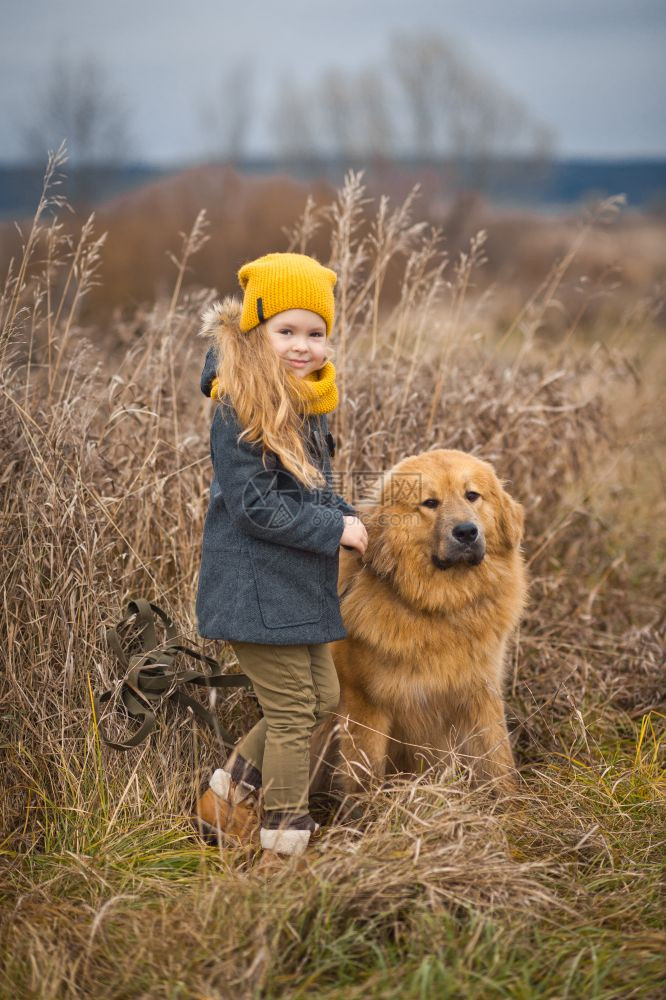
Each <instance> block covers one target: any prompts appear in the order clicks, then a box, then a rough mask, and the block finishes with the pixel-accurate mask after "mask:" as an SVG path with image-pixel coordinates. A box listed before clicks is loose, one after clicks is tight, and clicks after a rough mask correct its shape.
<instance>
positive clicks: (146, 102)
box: [0, 0, 666, 162]
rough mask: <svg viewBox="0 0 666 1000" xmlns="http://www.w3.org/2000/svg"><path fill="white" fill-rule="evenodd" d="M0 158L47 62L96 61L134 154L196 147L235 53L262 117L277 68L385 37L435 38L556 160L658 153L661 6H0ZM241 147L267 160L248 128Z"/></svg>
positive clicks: (308, 64) (298, 75)
mask: <svg viewBox="0 0 666 1000" xmlns="http://www.w3.org/2000/svg"><path fill="white" fill-rule="evenodd" d="M0 11H1V14H2V18H1V22H0V160H8V159H16V158H19V157H20V156H21V139H20V127H19V121H20V118H21V116H24V117H29V115H30V109H31V106H32V105H31V95H32V94H33V92H34V88H35V86H36V85H37V84H38V83H39V81H40V80H41V79H43V77H44V74H45V72H46V70H47V68H48V66H49V64H50V61H51V60H52V58H53V56H54V53H56V52H60V53H61V54H64V55H65V56H67V57H69V58H71V59H76V58H79V57H80V56H83V55H92V56H94V58H95V59H97V60H99V62H100V64H101V65H103V66H104V67H105V68H106V69H107V70H108V75H109V77H110V79H112V80H113V82H114V85H115V87H116V89H117V91H118V92H119V93H121V94H122V96H123V98H124V100H125V102H126V103H127V105H128V107H129V111H130V121H131V126H132V134H133V145H132V153H133V157H132V158H133V159H137V160H146V161H158V162H174V161H175V162H178V161H181V162H183V161H185V162H186V161H191V160H194V159H196V158H197V157H198V156H199V155H201V154H202V153H203V152H204V150H205V136H204V133H203V127H202V123H201V115H200V109H201V106H202V104H203V102H204V101H205V99H207V98H209V97H210V96H211V95H212V94H214V92H215V88H216V85H219V79H220V70H221V67H222V66H223V65H224V64H225V61H227V60H228V59H231V58H238V57H241V58H243V59H245V60H246V61H247V64H248V65H251V66H252V68H253V70H254V71H255V73H256V76H257V88H258V89H257V97H258V103H259V104H261V105H262V107H264V108H267V107H268V106H269V104H270V99H271V93H272V91H273V90H274V88H275V86H276V81H277V80H278V79H279V77H280V74H289V76H290V78H291V79H292V81H293V82H295V83H297V84H299V83H302V84H303V85H306V84H307V83H309V82H310V83H311V82H312V81H314V79H315V78H316V77H317V75H318V73H319V72H320V71H321V70H322V69H324V68H328V67H332V66H339V67H341V68H353V69H360V68H362V67H363V66H365V65H368V64H380V63H381V61H382V60H385V59H386V56H387V48H388V44H387V43H388V39H389V37H390V35H391V34H392V33H393V32H394V31H396V30H409V31H410V32H417V31H422V32H427V33H432V32H442V33H445V34H446V35H447V36H449V37H450V38H452V39H454V40H455V41H456V42H457V43H458V44H459V45H460V49H461V52H464V53H466V54H467V56H468V57H469V59H470V61H471V62H472V63H473V64H475V65H478V66H479V67H482V68H483V70H484V71H485V73H486V74H488V75H490V76H492V77H493V78H494V79H495V80H497V82H498V84H499V85H501V87H503V88H504V89H505V90H507V91H509V92H510V93H512V94H514V95H515V96H516V97H518V98H519V99H521V100H522V101H523V102H525V103H526V104H527V106H528V107H529V109H530V111H531V113H532V115H533V116H534V118H535V119H537V120H538V121H540V122H542V123H543V124H544V125H546V126H548V127H549V128H550V129H552V130H553V133H554V137H555V141H556V150H557V152H558V153H559V154H560V155H568V156H571V155H574V156H608V157H621V156H636V155H647V156H664V155H666V113H665V108H664V105H665V101H664V93H665V92H666V86H665V85H666V75H665V72H664V63H665V59H664V54H665V53H666V2H665V0H465V2H464V3H461V2H460V0H455V2H454V0H335V2H329V3H322V2H318V0H281V2H279V3H277V2H275V0H240V2H239V0H236V2H233V3H231V2H229V0H187V2H182V0H180V2H178V0H104V2H101V0H0ZM249 147H250V151H251V152H257V153H260V152H264V151H269V148H270V142H269V141H268V139H267V131H266V128H265V124H264V125H262V123H261V120H260V119H257V122H256V124H255V126H254V127H253V130H252V132H251V136H250V143H249Z"/></svg>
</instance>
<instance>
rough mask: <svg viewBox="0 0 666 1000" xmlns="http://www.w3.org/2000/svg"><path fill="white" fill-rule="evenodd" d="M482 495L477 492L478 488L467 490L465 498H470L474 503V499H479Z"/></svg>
mask: <svg viewBox="0 0 666 1000" xmlns="http://www.w3.org/2000/svg"><path fill="white" fill-rule="evenodd" d="M480 496H481V494H480V493H477V492H476V490H467V493H465V499H466V500H469V501H470V503H474V501H475V500H478V499H479V497H480Z"/></svg>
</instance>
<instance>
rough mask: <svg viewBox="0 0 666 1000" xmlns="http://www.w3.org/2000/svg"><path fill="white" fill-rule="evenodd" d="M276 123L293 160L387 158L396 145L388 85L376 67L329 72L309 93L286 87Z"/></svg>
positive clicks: (279, 95) (283, 148)
mask: <svg viewBox="0 0 666 1000" xmlns="http://www.w3.org/2000/svg"><path fill="white" fill-rule="evenodd" d="M272 122H273V130H274V134H275V139H276V144H277V146H278V148H279V150H280V152H281V153H282V154H283V155H289V156H307V157H308V158H310V159H312V158H315V159H316V158H321V157H323V156H342V157H363V156H388V155H390V153H391V150H392V146H393V143H394V141H395V137H394V127H393V122H392V119H391V110H390V97H389V94H388V88H387V85H386V80H385V78H384V76H383V74H382V73H381V71H379V70H377V69H375V68H374V67H365V68H363V69H361V70H360V71H358V72H356V73H349V72H343V71H342V70H340V69H338V68H331V69H328V70H326V71H324V72H323V73H322V74H321V75H320V77H319V78H318V79H317V80H316V81H315V83H314V84H313V85H312V86H310V87H309V88H307V89H305V88H303V87H301V88H299V89H298V90H296V89H295V87H294V86H293V84H291V83H290V82H287V83H286V84H285V85H284V86H282V87H280V88H278V90H277V93H276V106H275V113H274V114H273V116H272Z"/></svg>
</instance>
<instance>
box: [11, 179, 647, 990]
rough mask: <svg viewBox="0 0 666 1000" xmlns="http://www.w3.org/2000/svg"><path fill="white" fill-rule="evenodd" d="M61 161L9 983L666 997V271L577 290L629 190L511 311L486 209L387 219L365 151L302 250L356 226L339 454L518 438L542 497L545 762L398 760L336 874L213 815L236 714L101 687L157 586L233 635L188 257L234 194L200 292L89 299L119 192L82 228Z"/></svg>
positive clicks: (18, 478) (211, 647)
mask: <svg viewBox="0 0 666 1000" xmlns="http://www.w3.org/2000/svg"><path fill="white" fill-rule="evenodd" d="M57 166H58V164H57V162H53V161H52V162H51V164H50V166H49V171H47V178H46V188H45V196H44V199H43V202H42V204H41V205H40V208H39V210H38V212H37V215H36V218H35V222H34V225H33V228H32V230H31V232H30V233H28V232H26V233H25V234H24V244H25V246H24V252H23V256H22V257H21V258H20V259H17V260H16V261H15V262H14V264H13V267H12V270H11V272H10V275H9V278H8V280H7V283H6V286H5V291H4V295H3V298H2V302H1V309H2V315H1V329H2V341H1V343H0V352H1V361H2V365H1V375H0V379H1V381H0V420H1V426H2V428H3V432H2V437H1V448H2V463H1V464H0V481H1V482H2V494H1V496H2V548H1V553H2V555H1V558H2V586H3V601H4V604H5V608H6V614H5V617H4V621H3V635H2V675H1V677H0V683H1V689H0V698H1V700H0V720H1V724H2V729H1V738H0V740H1V742H0V745H1V747H2V756H3V765H2V769H1V771H0V775H1V778H0V780H1V781H2V784H3V789H2V799H1V804H0V810H1V816H2V830H3V834H2V841H1V849H0V899H1V920H2V926H1V930H0V940H1V941H2V972H1V978H0V995H1V996H2V997H3V998H4V997H6V998H15V997H30V998H40V1000H42V998H53V1000H55V998H74V997H96V998H109V1000H110V998H115V1000H120V998H126V997H151V998H152V997H156V998H157V997H159V998H172V1000H176V998H201V1000H203V998H218V997H219V998H222V997H235V998H236V997H238V998H244V997H248V998H250V997H269V998H272V997H308V998H322V1000H323V998H332V997H344V998H345V1000H351V998H353V997H391V998H400V1000H402V998H408V1000H411V998H414V1000H424V998H431V997H432V998H435V997H436V998H440V997H452V998H458V997H460V998H484V1000H485V998H492V997H511V998H519V1000H520V998H532V997H549V998H586V1000H592V998H604V1000H608V998H626V997H646V998H648V997H649V998H656V997H660V996H664V995H666V992H665V990H664V964H663V956H664V953H665V952H666V930H665V920H664V906H663V904H664V899H663V886H664V862H665V858H666V856H665V851H664V847H665V840H666V837H665V829H666V826H665V824H664V819H665V816H664V813H665V810H664V793H665V791H666V786H665V783H664V770H663V764H664V761H663V756H664V755H663V750H664V735H663V734H664V718H665V716H664V713H665V711H666V710H665V708H664V670H663V644H664V617H663V597H664V555H665V551H664V550H665V544H664V521H665V517H664V515H665V513H666V504H665V501H664V487H665V485H666V483H665V476H664V464H663V455H664V449H663V444H664V431H663V423H662V422H661V421H660V411H659V393H660V388H661V386H662V385H663V383H664V375H665V374H666V371H665V369H666V350H665V348H664V338H663V333H664V329H663V316H661V315H660V310H661V298H660V296H661V294H662V291H663V289H662V288H660V287H659V286H655V285H653V284H652V285H650V286H649V287H646V288H645V289H644V290H643V292H642V293H641V294H636V295H635V296H634V297H633V298H631V299H630V300H627V297H626V295H625V294H624V293H623V291H622V287H621V286H618V285H616V284H615V277H614V279H613V282H609V284H608V285H607V286H604V284H603V281H601V282H596V281H595V282H587V283H586V282H581V281H579V280H578V279H576V287H575V288H572V287H571V281H572V279H571V273H572V270H571V269H572V267H573V265H574V262H575V261H576V260H577V259H578V255H579V254H581V253H585V252H586V247H587V245H588V240H589V239H592V238H593V237H594V234H595V233H597V232H599V231H600V230H603V229H604V227H606V228H608V227H612V226H613V224H614V219H615V218H616V216H617V212H618V205H617V204H616V203H614V202H612V201H609V202H606V203H603V204H602V205H600V206H598V207H597V209H596V210H595V211H594V212H593V213H591V214H590V215H589V216H588V217H587V218H586V219H582V220H581V225H580V228H579V229H578V230H576V231H575V232H574V233H572V239H571V244H570V248H569V250H568V251H567V252H566V253H564V254H563V255H560V256H558V257H556V258H555V259H554V260H553V262H552V267H551V269H550V270H549V272H548V273H547V274H545V275H543V277H542V280H540V281H537V282H535V284H534V288H533V293H532V294H531V295H530V297H529V299H528V300H526V301H524V302H521V303H520V305H519V306H518V308H516V309H514V310H513V312H512V314H511V316H510V317H509V319H508V320H507V319H506V318H505V316H506V312H507V308H508V307H507V302H510V301H511V296H510V290H507V289H503V288H502V287H501V286H495V287H493V288H491V289H489V290H488V291H487V292H484V294H482V295H478V294H475V291H474V287H475V275H476V273H477V272H478V270H479V269H480V268H482V267H483V257H484V246H485V234H484V233H480V234H478V235H477V237H476V238H475V240H474V241H473V242H472V245H471V246H470V248H469V252H468V253H467V254H466V255H464V256H462V257H459V258H457V259H454V260H448V259H447V257H446V253H445V252H444V251H443V250H442V249H441V246H440V245H439V244H437V242H436V241H435V240H434V239H433V236H432V233H430V231H429V230H428V229H427V228H426V227H423V226H420V225H419V224H418V223H416V222H415V221H414V218H413V214H414V210H413V204H412V203H411V202H410V201H409V200H408V202H407V203H406V204H405V205H403V206H402V207H401V206H397V207H396V208H388V207H386V206H383V207H382V206H378V208H377V216H376V220H375V226H374V227H373V229H372V232H371V233H370V234H369V235H366V236H364V237H361V236H360V234H359V229H358V225H357V220H358V210H359V204H360V200H361V198H362V196H363V188H362V185H361V184H360V181H359V179H358V178H357V177H354V176H351V175H350V177H349V178H348V181H347V183H346V185H345V187H344V188H343V189H342V190H341V191H340V192H339V193H338V197H337V199H336V201H335V203H334V204H333V205H332V206H330V212H329V213H328V216H327V217H326V218H325V219H324V216H322V217H321V218H319V219H317V218H314V217H312V215H311V213H309V212H308V211H306V213H305V215H304V216H303V217H302V218H301V219H299V220H296V221H295V224H294V230H293V233H292V243H291V245H290V246H287V245H285V246H283V247H280V248H276V249H296V250H300V251H304V252H307V250H308V245H309V244H308V239H309V236H310V235H311V233H312V232H313V226H315V227H316V226H319V225H323V224H326V225H328V226H330V232H331V243H330V245H331V258H330V263H331V265H332V266H333V267H335V268H336V270H337V272H338V274H339V283H338V288H337V291H338V293H339V295H338V313H337V317H336V337H335V344H336V350H337V354H336V357H335V363H336V367H337V368H338V372H339V374H338V385H339V388H340V395H341V406H340V408H339V410H338V411H337V413H336V415H335V421H334V422H333V431H334V434H335V436H336V438H337V439H338V442H339V452H338V454H337V455H336V470H337V471H338V472H339V473H340V474H341V475H343V476H345V475H348V474H350V473H351V472H352V471H355V470H360V471H368V472H372V471H377V470H379V471H381V470H382V469H385V468H388V467H390V465H391V464H393V462H395V461H396V460H397V459H399V458H400V457H401V456H403V455H405V454H408V453H410V452H416V451H422V450H426V449H428V448H431V447H454V448H461V449H463V450H466V451H471V452H474V453H475V454H478V455H479V456H481V457H483V458H485V459H487V460H489V461H491V462H492V463H493V464H494V466H495V468H496V470H497V472H498V474H499V475H500V476H501V477H502V478H503V479H505V480H507V481H508V483H509V486H508V488H509V490H510V492H511V493H512V494H513V495H514V496H515V497H516V498H517V499H519V500H520V501H521V502H522V503H523V505H524V506H525V510H526V536H525V540H524V555H525V560H526V562H527V564H528V566H529V572H530V581H531V582H530V603H529V607H528V610H527V613H526V615H525V618H524V620H523V622H522V624H521V628H520V631H519V633H518V634H517V635H516V637H515V641H514V642H513V645H512V647H511V653H510V665H509V681H508V686H507V692H506V693H507V699H508V705H509V726H510V730H511V734H512V741H513V744H514V749H515V754H516V758H517V760H518V762H519V765H520V771H521V776H522V782H521V790H520V792H519V793H518V794H517V795H516V796H515V797H514V798H513V799H511V800H504V801H501V802H496V801H494V800H493V799H491V798H490V797H489V796H488V795H486V794H485V793H484V792H483V790H478V789H476V790H475V789H474V788H472V787H470V785H469V784H468V781H467V778H466V775H465V774H464V773H462V772H460V773H459V772H457V771H455V772H454V771H445V772H441V773H433V772H425V773H423V774H420V775H418V776H415V777H414V778H412V779H408V778H405V779H401V780H395V781H394V782H393V783H392V784H389V785H386V786H382V787H376V788H373V789H372V790H371V791H369V792H368V794H367V796H366V797H365V800H364V803H363V810H364V812H363V817H362V819H361V820H359V822H358V823H356V825H354V826H350V825H347V826H341V825H335V824H333V825H330V826H329V827H328V828H327V831H326V834H325V836H324V837H323V839H322V841H320V842H319V843H318V845H317V847H316V850H314V853H313V863H312V869H313V870H312V874H310V875H302V876H298V877H290V878H286V877H281V878H278V879H277V880H274V881H271V882H263V881H262V880H261V878H260V877H259V876H258V875H257V874H256V873H253V870H252V865H251V862H250V860H249V859H248V858H246V857H245V856H243V855H241V854H240V853H239V852H236V851H233V850H218V849H214V848H212V847H206V846H204V845H203V844H202V843H200V842H199V841H198V840H197V839H196V838H195V837H193V835H192V831H191V828H190V826H189V824H188V820H187V811H188V809H189V807H190V804H191V800H192V796H193V794H194V792H195V790H196V788H197V787H198V784H199V782H200V781H201V780H202V779H203V777H205V776H207V775H208V774H209V773H210V769H211V767H213V766H215V765H216V764H217V763H219V752H218V749H217V747H216V745H215V741H214V739H213V737H212V735H211V733H210V732H209V731H208V730H207V729H205V728H202V727H199V726H198V725H197V724H195V723H194V722H193V721H192V718H191V716H189V715H188V714H187V713H184V712H178V711H176V710H174V709H173V708H172V706H171V705H170V704H169V705H166V706H164V708H163V709H162V711H161V712H160V722H161V725H160V729H159V731H158V732H157V733H156V734H154V735H153V736H152V737H150V739H149V740H148V742H147V743H145V744H143V745H142V746H141V747H140V748H138V749H135V750H132V751H129V752H128V753H126V754H121V753H118V752H115V751H113V750H110V749H108V748H106V747H105V746H104V745H103V743H101V741H100V739H99V734H98V731H97V728H96V722H95V717H94V715H93V712H92V710H91V696H92V694H93V693H94V692H99V691H101V690H103V689H104V688H106V687H108V686H110V685H111V684H112V683H113V681H114V680H115V679H116V678H117V676H118V666H117V664H116V663H115V661H114V660H113V659H112V658H111V657H110V656H109V655H108V653H107V651H106V649H105V646H104V642H103V625H104V624H109V623H110V622H111V621H113V620H115V619H117V618H118V617H120V615H121V613H122V610H123V605H124V602H125V601H126V599H127V598H128V597H129V596H134V595H141V596H145V597H148V598H150V599H151V600H154V601H157V602H158V603H159V604H161V605H162V606H163V607H165V608H166V609H167V610H168V611H170V612H171V613H172V614H173V616H174V617H175V619H176V620H177V621H178V622H179V623H180V624H181V627H182V629H183V633H184V635H185V637H186V641H187V643H188V644H190V645H196V646H198V648H202V649H205V650H206V651H207V652H208V653H210V654H212V655H214V656H216V657H217V658H218V659H220V660H221V661H223V662H225V663H227V664H228V665H229V667H230V668H233V666H234V663H233V660H232V655H231V651H230V648H229V647H228V646H226V645H225V644H223V643H211V642H207V643H203V642H202V641H201V640H198V639H197V636H196V628H195V622H194V617H193V615H194V596H195V589H196V580H197V571H198V560H199V551H200V543H201V531H202V526H203V518H204V514H205V509H206V503H207V490H208V487H209V484H210V471H211V470H210V458H209V452H208V429H209V422H210V418H211V415H212V413H211V409H210V406H211V404H210V403H208V402H207V401H206V400H205V399H204V398H203V396H201V394H200V392H199V388H198V376H199V371H200V366H201V362H202V360H203V353H204V349H205V345H204V344H203V342H202V341H201V340H200V339H197V336H196V334H197V329H198V323H199V315H200V313H201V310H202V309H203V307H204V306H205V305H206V304H208V303H210V302H211V301H212V300H214V298H215V297H216V296H215V292H214V291H213V290H210V289H204V288H199V287H196V286H193V285H190V284H188V283H187V281H186V280H185V279H186V277H187V274H188V267H189V266H190V263H191V260H192V258H193V256H194V255H195V254H196V252H197V250H198V249H199V248H200V247H201V246H202V245H203V243H204V242H205V240H206V222H205V218H203V217H200V218H199V219H198V220H197V223H196V225H195V227H194V229H193V232H192V233H191V234H189V236H187V237H184V238H183V244H182V247H181V250H180V251H179V252H178V253H176V254H175V264H176V269H175V278H174V283H173V288H172V290H171V293H170V295H167V296H166V297H165V298H160V299H159V300H158V301H156V302H155V303H154V304H152V305H150V306H146V307H142V308H139V309H138V310H137V313H136V315H135V316H134V317H132V319H131V320H127V319H121V318H118V319H117V322H116V323H115V325H112V326H110V327H104V328H96V327H93V326H82V325H81V324H80V322H79V318H78V317H79V311H80V308H81V302H82V301H84V300H85V296H86V292H87V291H88V290H89V289H90V288H91V287H93V286H94V285H95V283H97V282H103V281H104V271H103V266H102V263H103V248H104V244H103V238H102V237H101V236H99V235H98V234H96V233H95V231H94V222H92V221H91V222H90V223H89V224H84V225H83V226H82V229H81V236H80V240H79V241H78V242H77V241H76V240H75V241H73V242H72V241H71V240H69V238H68V237H67V235H66V233H65V231H64V230H63V229H62V228H61V223H60V222H59V216H58V213H59V212H62V206H61V205H58V204H57V199H56V194H55V193H54V192H55V191H56V190H57V189H54V188H53V186H52V180H53V171H54V170H55V169H56V168H57ZM634 238H636V237H634ZM619 264H620V265H621V264H622V262H621V261H620V262H619ZM389 266H391V267H399V268H402V270H403V279H402V288H403V295H402V298H401V300H400V302H399V303H398V304H397V306H395V307H393V308H392V309H390V310H388V309H386V308H383V299H382V282H383V278H384V276H385V273H386V269H387V267H389ZM565 299H566V302H567V305H566V306H565V305H564V304H563V303H564V301H565ZM572 301H573V302H574V303H577V305H576V308H575V309H574V308H572V307H571V305H570V304H569V303H570V302H572ZM600 301H601V302H602V303H603V308H599V302H600ZM588 307H589V308H588ZM500 317H501V319H500ZM551 318H554V322H553V323H551ZM109 345H115V346H113V349H112V348H111V347H110V346H109ZM216 710H217V711H218V713H219V717H220V719H221V720H222V722H223V723H224V724H225V725H227V726H228V727H230V728H231V729H232V731H233V732H234V733H236V734H237V735H240V733H241V732H243V731H244V730H245V729H246V728H247V727H248V726H249V724H250V723H251V722H252V721H254V719H255V718H256V707H255V703H254V701H253V699H252V698H251V697H249V696H248V695H247V694H244V693H242V692H235V693H233V694H231V695H230V696H229V697H228V698H226V697H225V698H223V699H218V702H217V706H216Z"/></svg>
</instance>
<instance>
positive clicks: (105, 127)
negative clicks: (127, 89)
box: [21, 55, 131, 167]
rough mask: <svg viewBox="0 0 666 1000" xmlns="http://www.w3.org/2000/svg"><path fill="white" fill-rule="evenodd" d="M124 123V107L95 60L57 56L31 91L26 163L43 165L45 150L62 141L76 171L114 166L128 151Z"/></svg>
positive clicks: (25, 127) (25, 128) (26, 123)
mask: <svg viewBox="0 0 666 1000" xmlns="http://www.w3.org/2000/svg"><path fill="white" fill-rule="evenodd" d="M128 122H129V115H128V111H127V108H126V106H125V103H124V101H123V99H122V97H121V96H120V95H119V94H118V93H117V92H116V90H115V88H114V86H113V84H112V82H111V80H110V78H109V76H108V74H107V73H106V71H105V70H104V67H103V66H102V65H101V64H100V62H99V61H98V60H97V59H94V58H93V57H92V56H84V57H83V58H81V59H79V60H77V61H71V60H69V59H67V58H66V57H64V56H62V55H56V56H55V58H54V59H53V61H52V63H51V66H50V68H49V69H48V70H47V72H46V75H45V76H44V77H43V78H42V80H41V81H39V82H38V84H37V86H36V89H35V91H34V95H33V104H32V109H31V111H30V112H29V113H28V114H26V116H25V121H24V123H23V126H22V129H21V131H22V138H23V146H24V149H25V151H26V154H27V156H28V157H29V158H30V160H32V161H36V162H39V163H42V162H43V160H44V159H45V157H46V154H47V150H49V149H57V147H58V146H59V145H60V143H61V142H62V140H63V139H66V140H67V149H68V154H69V159H70V162H71V163H72V165H73V166H75V167H85V166H91V165H94V164H100V163H104V164H118V163H122V162H124V161H126V160H127V159H128V155H129V153H130V150H131V141H130V138H129V125H128Z"/></svg>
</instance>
